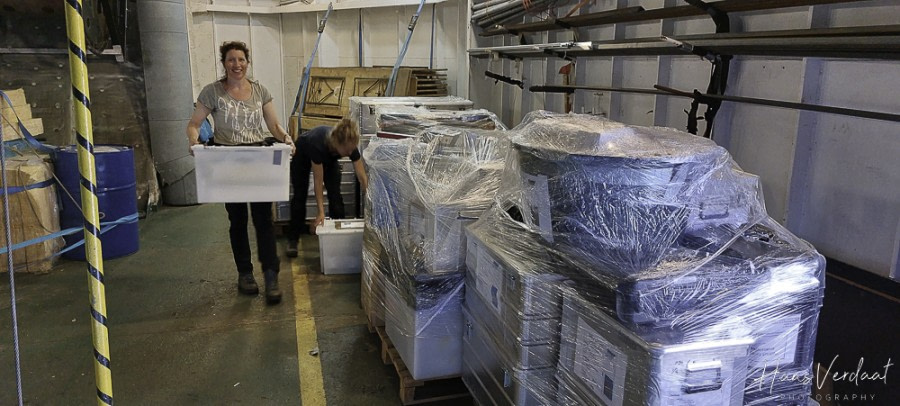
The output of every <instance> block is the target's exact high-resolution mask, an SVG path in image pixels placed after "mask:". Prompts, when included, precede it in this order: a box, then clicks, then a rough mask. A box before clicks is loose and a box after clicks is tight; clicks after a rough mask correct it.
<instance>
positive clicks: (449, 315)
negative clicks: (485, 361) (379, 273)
mask: <svg viewBox="0 0 900 406" xmlns="http://www.w3.org/2000/svg"><path fill="white" fill-rule="evenodd" d="M457 286H458V287H459V289H455V290H454V291H452V292H450V293H445V294H443V295H440V296H439V297H436V298H435V299H437V304H436V305H435V306H434V307H432V308H427V309H415V308H414V307H412V306H410V305H409V303H407V302H406V300H405V299H404V298H403V297H400V294H399V292H398V290H397V287H396V286H393V287H391V286H387V287H386V288H385V292H384V303H385V308H386V309H385V331H386V332H387V335H388V337H390V339H391V342H392V343H393V344H394V347H396V348H397V352H398V353H400V358H401V359H402V360H403V363H404V364H406V368H408V369H409V373H410V374H411V375H412V377H413V379H417V380H426V379H440V378H448V377H453V376H458V375H459V374H461V373H462V345H463V343H462V336H463V317H462V301H463V289H462V288H463V286H464V285H463V282H460V283H459V284H458V285H457Z"/></svg>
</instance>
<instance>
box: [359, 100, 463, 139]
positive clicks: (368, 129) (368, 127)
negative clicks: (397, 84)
mask: <svg viewBox="0 0 900 406" xmlns="http://www.w3.org/2000/svg"><path fill="white" fill-rule="evenodd" d="M472 105H473V103H472V101H471V100H468V99H464V98H462V97H458V96H441V97H433V96H431V97H425V96H418V97H409V96H405V97H361V96H353V97H351V98H350V116H351V118H352V119H353V121H355V122H356V123H357V126H358V127H357V129H358V130H359V133H360V135H368V134H375V133H376V132H377V131H378V125H377V122H376V119H375V117H376V116H375V108H376V107H379V106H412V107H424V108H427V109H430V110H465V109H469V108H472Z"/></svg>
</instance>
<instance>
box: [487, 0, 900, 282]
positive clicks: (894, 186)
mask: <svg viewBox="0 0 900 406" xmlns="http://www.w3.org/2000/svg"><path fill="white" fill-rule="evenodd" d="M573 4H574V3H573ZM676 4H679V2H678V1H675V0H646V1H636V0H630V1H626V0H618V1H616V0H597V1H595V2H594V3H593V6H591V7H587V8H584V9H582V10H581V11H582V12H596V11H602V10H609V9H614V8H621V7H627V6H636V5H641V6H644V7H645V8H648V9H649V8H657V7H663V6H672V5H676ZM682 4H683V3H682ZM896 4H897V3H896V2H895V1H890V0H883V1H882V0H879V1H869V2H861V3H852V4H837V5H830V6H814V7H799V8H791V9H784V10H777V11H769V12H754V13H741V14H732V18H731V22H732V23H731V24H732V31H735V32H739V31H763V30H777V29H804V28H822V27H843V26H861V25H879V24H896V23H897V22H898V21H900V8H898V7H897V6H896ZM571 7H572V6H571V5H570V6H568V7H561V8H560V10H561V11H560V13H559V14H560V15H564V14H565V13H567V12H568V11H569V9H570V8H571ZM714 30H715V25H714V24H713V23H712V21H711V20H710V19H709V18H707V17H703V18H692V19H681V20H677V21H667V22H659V21H657V22H651V23H634V24H618V25H615V26H603V27H597V28H592V29H580V30H578V34H579V37H578V39H579V40H608V39H619V38H635V37H650V36H659V35H679V34H681V35H683V34H699V33H712V32H714ZM527 39H528V40H529V41H530V42H531V43H541V42H556V41H571V40H572V39H573V37H572V33H571V32H564V31H559V32H552V33H549V34H546V33H545V34H540V35H531V36H529V37H528V38H527ZM469 41H470V43H471V44H473V45H474V46H481V47H483V46H498V45H513V44H518V40H517V39H514V38H511V37H510V36H502V37H500V36H498V37H489V38H484V37H477V36H475V35H471V36H470V37H469ZM566 63H567V62H566V61H564V60H562V59H559V58H555V59H549V60H548V59H533V60H526V61H518V62H517V61H509V60H477V59H474V58H473V59H471V60H470V72H469V75H470V76H471V81H470V85H469V92H470V93H469V95H470V98H471V99H472V100H474V101H475V102H476V104H477V105H479V106H482V107H486V108H489V109H491V110H493V111H495V112H497V113H498V114H499V115H500V116H501V118H502V119H503V120H504V121H505V122H506V123H507V124H508V125H515V124H517V123H518V122H519V121H520V120H521V118H522V116H523V115H524V114H525V113H527V112H529V111H531V110H535V109H540V108H543V109H548V110H554V111H563V109H564V106H565V99H564V96H562V95H559V94H553V95H551V94H543V93H531V92H528V91H527V90H525V91H522V90H519V89H518V88H517V87H514V86H510V85H505V84H503V83H500V84H494V83H493V81H492V80H488V79H486V78H484V76H483V73H484V70H486V69H487V70H491V71H493V72H498V73H503V74H505V75H507V76H511V77H514V78H523V80H524V81H525V83H526V88H527V87H528V86H530V85H536V84H544V83H546V84H562V83H563V78H562V76H561V75H560V74H559V73H558V72H559V69H560V68H561V67H562V66H564V65H565V64H566ZM575 72H576V73H575V75H574V77H572V78H571V83H577V84H579V85H593V86H615V87H639V88H652V87H653V85H654V84H661V85H667V86H670V87H674V88H678V89H682V90H693V89H700V90H701V91H702V90H705V89H706V86H707V84H708V77H709V74H710V65H709V64H708V63H707V62H705V61H703V60H700V59H699V58H698V57H694V56H677V57H613V58H610V57H595V58H579V60H578V61H577V68H576V70H575ZM726 94H730V95H741V96H749V97H761V98H771V99H778V100H785V101H798V102H799V101H802V102H806V103H814V104H824V105H833V106H841V107H851V108H857V109H865V110H874V111H884V112H893V113H897V112H898V110H900V109H898V107H900V103H898V102H897V100H898V99H897V94H900V63H897V62H893V61H891V62H883V61H859V60H823V59H818V58H769V57H738V58H735V60H734V61H733V62H732V65H731V75H730V78H729V83H728V89H727V91H726ZM689 104H690V100H689V99H685V98H675V97H669V96H653V95H636V94H623V93H609V92H589V91H578V92H576V94H575V95H574V106H573V111H575V112H588V113H596V114H603V115H606V116H607V117H610V118H612V119H614V120H619V121H623V122H626V123H630V124H639V125H662V126H669V127H674V128H679V129H684V128H685V126H686V122H687V119H686V115H685V113H684V112H683V111H684V110H687V109H689V108H690V106H689ZM703 110H704V108H701V112H702V111H703ZM704 125H705V124H704V122H702V121H701V122H700V131H701V132H702V131H703V130H704ZM714 137H715V140H716V142H718V143H719V144H720V145H722V146H724V147H726V148H727V149H728V150H729V151H730V152H731V154H732V155H733V156H734V158H735V160H736V161H737V162H738V164H740V165H741V166H742V167H743V168H744V169H745V170H747V171H750V172H752V173H755V174H758V175H760V176H761V178H762V183H763V190H764V195H765V199H766V204H767V207H768V210H769V214H770V215H771V216H772V217H774V218H776V219H778V220H779V221H781V222H782V223H784V224H786V225H787V226H788V227H789V228H790V229H791V230H792V231H794V232H795V233H797V234H798V235H800V236H801V237H803V238H805V239H807V240H809V241H810V242H811V243H813V244H814V245H815V246H816V247H817V248H818V249H819V250H820V251H821V252H822V253H823V254H825V255H827V256H829V257H831V258H835V259H838V260H840V261H843V262H846V263H848V264H851V265H854V266H856V267H859V268H862V269H865V270H868V271H870V272H873V273H875V274H878V275H881V276H884V277H890V278H893V279H895V280H897V279H898V277H900V276H898V272H900V270H898V267H900V265H898V263H900V158H898V157H900V123H892V122H885V121H877V120H868V119H861V118H853V117H846V116H838V115H829V114H821V113H812V112H799V111H794V110H787V109H778V108H770V107H763V106H753V105H744V104H741V105H738V104H732V103H725V104H723V106H722V109H721V111H720V112H719V115H718V117H717V119H716V122H715V128H714Z"/></svg>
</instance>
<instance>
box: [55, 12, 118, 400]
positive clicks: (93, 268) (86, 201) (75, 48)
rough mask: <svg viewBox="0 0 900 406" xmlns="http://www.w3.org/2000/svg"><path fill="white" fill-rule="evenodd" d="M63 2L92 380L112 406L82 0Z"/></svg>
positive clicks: (104, 289)
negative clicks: (76, 149) (88, 316)
mask: <svg viewBox="0 0 900 406" xmlns="http://www.w3.org/2000/svg"><path fill="white" fill-rule="evenodd" d="M65 1H66V5H67V6H66V27H67V29H68V36H69V71H70V72H71V77H72V99H73V100H72V102H73V104H74V105H75V138H76V142H77V143H78V170H79V172H80V173H81V208H82V213H83V214H84V242H85V244H84V247H85V257H86V258H87V267H88V287H89V289H90V298H91V336H92V337H93V341H94V360H95V362H94V378H95V380H96V382H97V404H98V405H112V404H113V393H112V372H111V370H110V366H109V330H108V329H107V326H106V288H105V286H104V284H103V251H102V250H101V249H100V215H99V212H98V207H97V194H96V188H97V171H96V168H95V166H94V134H93V124H92V123H91V109H90V108H91V100H90V92H89V88H88V71H87V51H86V50H85V47H84V15H83V11H84V9H83V8H82V0H65Z"/></svg>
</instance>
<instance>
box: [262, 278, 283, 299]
mask: <svg viewBox="0 0 900 406" xmlns="http://www.w3.org/2000/svg"><path fill="white" fill-rule="evenodd" d="M265 276H266V303H268V304H278V303H281V289H278V272H275V271H266V272H265Z"/></svg>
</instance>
